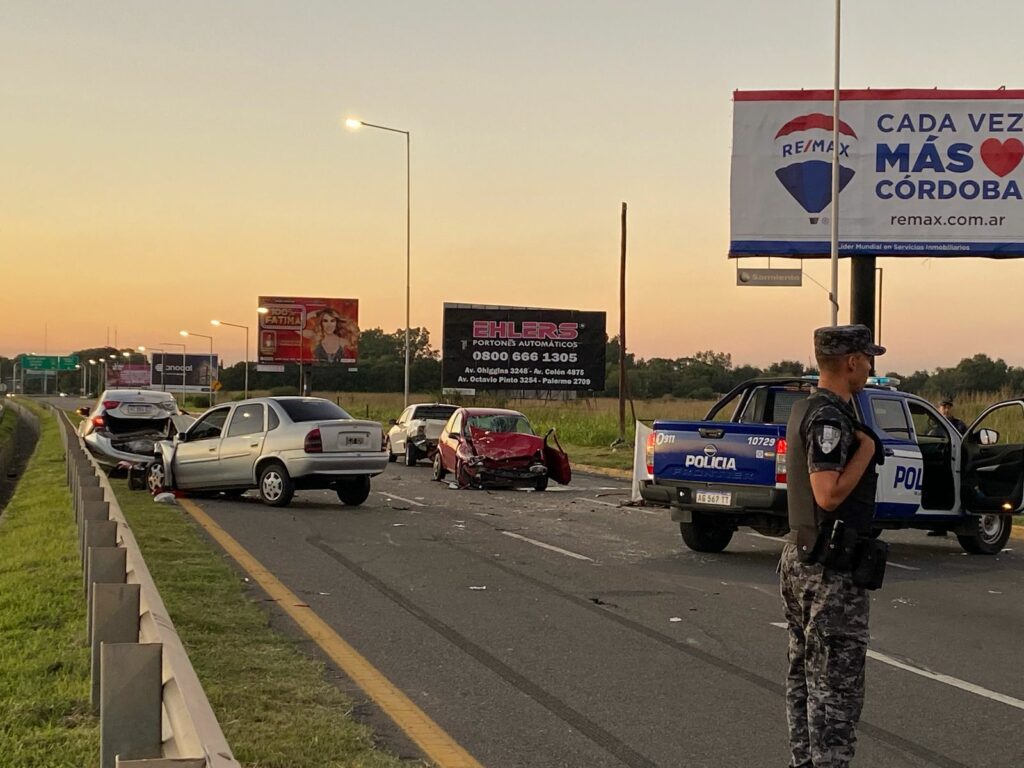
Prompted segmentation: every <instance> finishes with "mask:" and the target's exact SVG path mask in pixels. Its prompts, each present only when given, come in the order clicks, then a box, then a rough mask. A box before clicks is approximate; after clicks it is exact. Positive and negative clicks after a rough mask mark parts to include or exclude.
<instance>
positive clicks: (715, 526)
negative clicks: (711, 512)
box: [679, 512, 734, 552]
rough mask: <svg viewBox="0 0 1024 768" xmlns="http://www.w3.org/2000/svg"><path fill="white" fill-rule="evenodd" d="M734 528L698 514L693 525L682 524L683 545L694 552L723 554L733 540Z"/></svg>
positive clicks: (694, 515) (695, 514)
mask: <svg viewBox="0 0 1024 768" xmlns="http://www.w3.org/2000/svg"><path fill="white" fill-rule="evenodd" d="M733 530H734V529H733V528H732V526H730V525H729V524H728V523H722V522H719V521H717V520H713V519H710V518H708V517H706V516H705V515H701V514H699V513H697V512H694V513H693V522H692V523H680V524H679V532H680V533H681V534H682V536H683V543H685V544H686V546H688V547H689V548H690V549H692V550H693V551H694V552H721V551H722V550H723V549H725V548H726V547H727V546H729V542H730V541H731V540H732V534H733Z"/></svg>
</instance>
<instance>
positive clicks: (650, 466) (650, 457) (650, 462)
mask: <svg viewBox="0 0 1024 768" xmlns="http://www.w3.org/2000/svg"><path fill="white" fill-rule="evenodd" d="M656 439H657V433H655V432H651V434H649V435H648V436H647V474H648V475H650V476H651V477H653V476H654V441H655V440H656Z"/></svg>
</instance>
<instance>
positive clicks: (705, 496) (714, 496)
mask: <svg viewBox="0 0 1024 768" xmlns="http://www.w3.org/2000/svg"><path fill="white" fill-rule="evenodd" d="M693 498H694V501H696V502H697V503H698V504H715V505H716V506H719V507H728V506H731V505H732V494H731V493H729V492H728V491H697V492H696V493H694V494H693Z"/></svg>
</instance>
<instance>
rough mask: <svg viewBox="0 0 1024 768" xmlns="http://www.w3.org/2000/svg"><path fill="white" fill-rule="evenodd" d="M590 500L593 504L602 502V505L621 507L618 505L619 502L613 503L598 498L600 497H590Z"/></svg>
mask: <svg viewBox="0 0 1024 768" xmlns="http://www.w3.org/2000/svg"><path fill="white" fill-rule="evenodd" d="M588 501H589V502H590V503H591V504H600V505H601V506H602V507H616V508H618V507H619V505H618V504H613V503H612V502H610V501H600V500H598V499H588Z"/></svg>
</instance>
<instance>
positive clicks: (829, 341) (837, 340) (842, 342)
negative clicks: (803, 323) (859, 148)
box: [814, 325, 885, 357]
mask: <svg viewBox="0 0 1024 768" xmlns="http://www.w3.org/2000/svg"><path fill="white" fill-rule="evenodd" d="M857 352H860V353H862V354H865V355H869V356H870V357H877V356H878V355H884V354H885V347H880V346H878V345H877V344H875V343H874V342H873V341H872V338H871V329H870V328H868V327H867V326H866V325H835V326H832V325H830V326H826V327H825V328H818V329H817V330H815V331H814V354H815V355H817V356H820V357H835V356H837V355H853V354H856V353H857Z"/></svg>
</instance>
